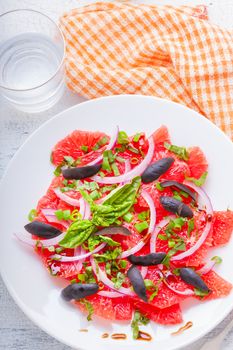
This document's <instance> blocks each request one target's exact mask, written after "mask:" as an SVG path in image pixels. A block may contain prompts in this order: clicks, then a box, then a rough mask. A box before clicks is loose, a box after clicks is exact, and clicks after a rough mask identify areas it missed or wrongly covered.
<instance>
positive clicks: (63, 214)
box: [55, 209, 70, 220]
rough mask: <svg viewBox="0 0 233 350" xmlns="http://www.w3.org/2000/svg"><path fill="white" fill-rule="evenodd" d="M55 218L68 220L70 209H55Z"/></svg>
mask: <svg viewBox="0 0 233 350" xmlns="http://www.w3.org/2000/svg"><path fill="white" fill-rule="evenodd" d="M55 215H56V218H57V219H58V220H70V210H61V209H59V210H56V211H55Z"/></svg>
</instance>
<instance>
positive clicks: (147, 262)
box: [127, 253, 166, 266]
mask: <svg viewBox="0 0 233 350" xmlns="http://www.w3.org/2000/svg"><path fill="white" fill-rule="evenodd" d="M165 256H166V253H151V254H147V255H140V256H136V255H130V256H128V258H127V259H128V260H129V261H130V262H131V263H132V264H134V265H140V266H153V265H158V264H161V262H162V261H163V259H164V258H165Z"/></svg>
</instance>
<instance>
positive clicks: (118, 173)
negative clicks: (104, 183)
mask: <svg viewBox="0 0 233 350" xmlns="http://www.w3.org/2000/svg"><path fill="white" fill-rule="evenodd" d="M112 170H113V173H114V175H115V176H119V175H120V172H119V169H118V166H117V165H116V163H112Z"/></svg>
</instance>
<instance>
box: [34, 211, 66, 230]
mask: <svg viewBox="0 0 233 350" xmlns="http://www.w3.org/2000/svg"><path fill="white" fill-rule="evenodd" d="M41 212H42V214H43V215H44V216H45V218H46V220H47V221H48V222H50V223H55V224H60V225H62V226H64V227H65V228H66V229H67V228H68V227H69V226H70V223H69V222H68V221H66V220H58V218H57V217H56V215H55V212H56V210H55V209H47V208H46V209H41Z"/></svg>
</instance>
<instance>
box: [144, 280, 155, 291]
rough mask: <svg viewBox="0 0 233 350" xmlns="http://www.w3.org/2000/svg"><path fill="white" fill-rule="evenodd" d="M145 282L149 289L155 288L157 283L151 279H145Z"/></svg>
mask: <svg viewBox="0 0 233 350" xmlns="http://www.w3.org/2000/svg"><path fill="white" fill-rule="evenodd" d="M144 283H145V287H146V289H147V290H149V291H151V290H154V287H155V285H154V283H153V281H151V280H149V279H145V280H144Z"/></svg>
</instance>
